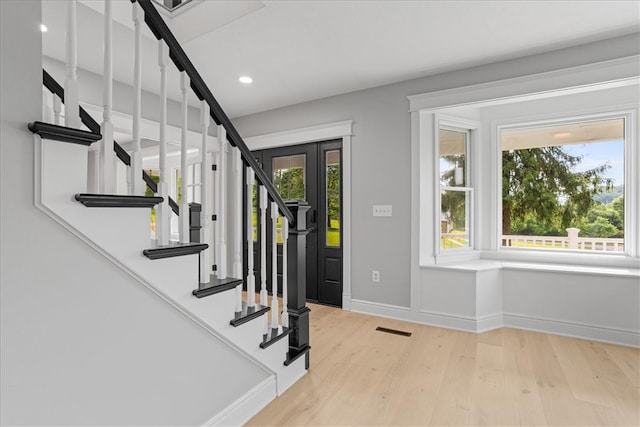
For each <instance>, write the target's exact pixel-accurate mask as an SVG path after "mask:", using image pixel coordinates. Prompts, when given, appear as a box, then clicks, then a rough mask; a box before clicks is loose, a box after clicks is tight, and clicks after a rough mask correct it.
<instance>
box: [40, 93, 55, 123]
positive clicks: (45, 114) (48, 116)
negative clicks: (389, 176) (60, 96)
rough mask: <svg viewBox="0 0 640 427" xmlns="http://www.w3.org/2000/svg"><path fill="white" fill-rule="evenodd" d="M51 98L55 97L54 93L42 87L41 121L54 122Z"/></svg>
mask: <svg viewBox="0 0 640 427" xmlns="http://www.w3.org/2000/svg"><path fill="white" fill-rule="evenodd" d="M52 98H55V95H54V94H52V93H51V92H49V91H48V90H46V89H45V88H44V87H43V88H42V122H43V123H54V121H53V99H52ZM55 124H57V123H55Z"/></svg>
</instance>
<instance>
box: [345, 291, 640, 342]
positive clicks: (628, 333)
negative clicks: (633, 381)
mask: <svg viewBox="0 0 640 427" xmlns="http://www.w3.org/2000/svg"><path fill="white" fill-rule="evenodd" d="M351 311H353V312H356V313H363V314H369V315H372V316H378V317H386V318H390V319H396V320H404V321H407V322H414V323H420V324H423V325H429V326H435V327H439V328H446V329H454V330H459V331H464V332H474V333H482V332H488V331H491V330H494V329H499V328H502V327H509V328H515V329H523V330H528V331H536V332H544V333H549V334H554V335H562V336H568V337H574V338H582V339H587V340H593V341H600V342H606V343H610V344H618V345H624V346H629V347H640V332H638V331H633V330H625V329H614V328H607V327H603V326H599V325H592V324H585V323H576V322H568V321H564V320H556V319H542V318H536V317H532V316H525V315H521V314H515V313H496V314H492V315H488V316H483V317H480V318H473V317H467V316H459V315H452V314H448V313H436V312H428V311H420V312H418V313H412V312H411V310H410V309H409V308H407V307H400V306H395V305H389V304H381V303H377V302H371V301H363V300H355V299H352V300H351Z"/></svg>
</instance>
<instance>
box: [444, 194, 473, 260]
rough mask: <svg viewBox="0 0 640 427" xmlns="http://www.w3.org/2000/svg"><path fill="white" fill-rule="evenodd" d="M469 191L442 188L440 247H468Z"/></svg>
mask: <svg viewBox="0 0 640 427" xmlns="http://www.w3.org/2000/svg"><path fill="white" fill-rule="evenodd" d="M469 197H470V191H469V190H465V191H455V190H442V192H441V197H440V208H441V212H440V248H441V249H459V248H468V247H469V246H470V242H469Z"/></svg>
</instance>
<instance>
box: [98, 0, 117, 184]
mask: <svg viewBox="0 0 640 427" xmlns="http://www.w3.org/2000/svg"><path fill="white" fill-rule="evenodd" d="M112 6H113V4H112V0H105V2H104V70H103V76H104V80H103V92H102V103H103V109H102V124H101V125H100V132H101V133H102V142H101V145H102V147H100V171H101V174H100V192H101V193H103V194H114V193H115V172H114V169H115V165H114V161H115V156H114V153H113V123H112V121H111V119H112V118H111V112H112V108H113V21H112Z"/></svg>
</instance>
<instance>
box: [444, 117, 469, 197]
mask: <svg viewBox="0 0 640 427" xmlns="http://www.w3.org/2000/svg"><path fill="white" fill-rule="evenodd" d="M466 147H467V134H466V132H459V131H454V130H447V129H440V185H444V186H446V187H464V186H465V185H466V182H465V181H466V171H467V168H466Z"/></svg>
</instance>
